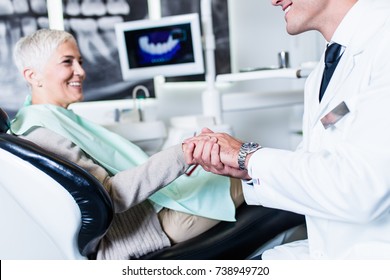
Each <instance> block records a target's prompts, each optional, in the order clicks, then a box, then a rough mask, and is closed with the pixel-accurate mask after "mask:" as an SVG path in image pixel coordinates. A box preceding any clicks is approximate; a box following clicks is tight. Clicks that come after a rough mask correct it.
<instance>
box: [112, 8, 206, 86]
mask: <svg viewBox="0 0 390 280" xmlns="http://www.w3.org/2000/svg"><path fill="white" fill-rule="evenodd" d="M115 32H116V37H117V42H118V52H119V61H120V65H121V71H122V77H123V80H125V81H131V80H140V79H150V78H153V77H155V76H158V75H162V76H165V77H175V76H187V75H197V74H203V73H204V60H203V51H202V50H203V48H202V37H201V32H200V22H199V15H198V14H185V15H179V16H169V17H163V18H161V19H156V20H137V21H128V22H122V23H118V24H116V25H115Z"/></svg>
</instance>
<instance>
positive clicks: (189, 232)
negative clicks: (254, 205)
mask: <svg viewBox="0 0 390 280" xmlns="http://www.w3.org/2000/svg"><path fill="white" fill-rule="evenodd" d="M230 193H231V196H232V199H233V202H234V205H235V206H236V208H237V207H238V206H239V205H241V204H242V203H243V202H244V195H243V193H242V186H241V180H239V179H233V178H231V179H230ZM158 217H159V220H160V223H161V226H162V228H163V230H164V232H165V233H166V235H167V236H168V237H169V239H170V240H171V242H172V244H175V243H179V242H183V241H185V240H188V239H190V238H192V237H195V236H197V235H199V234H201V233H203V232H205V231H207V230H208V229H210V228H212V227H213V226H215V225H216V224H218V223H219V222H220V221H219V220H213V219H209V218H205V217H200V216H195V215H191V214H186V213H182V212H178V211H175V210H171V209H168V208H164V209H162V210H161V211H160V212H159V213H158Z"/></svg>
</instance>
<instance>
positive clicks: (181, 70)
mask: <svg viewBox="0 0 390 280" xmlns="http://www.w3.org/2000/svg"><path fill="white" fill-rule="evenodd" d="M179 24H190V28H191V40H192V41H191V42H192V48H193V52H194V53H193V54H194V61H193V62H187V63H179V64H171V65H156V66H148V67H136V68H135V67H132V66H131V65H129V59H128V58H129V57H128V55H129V54H128V51H127V46H126V38H125V33H126V32H127V31H136V30H142V29H150V28H159V27H161V28H164V27H166V26H173V25H179ZM115 33H116V38H117V44H118V54H119V62H120V66H121V72H122V78H123V80H124V81H133V80H142V79H152V78H154V77H156V76H164V77H176V76H177V77H178V76H188V75H197V74H203V73H204V58H203V43H202V36H201V30H200V20H199V14H197V13H193V14H184V15H178V16H169V17H163V18H161V19H153V20H136V21H128V22H121V23H118V24H116V25H115Z"/></svg>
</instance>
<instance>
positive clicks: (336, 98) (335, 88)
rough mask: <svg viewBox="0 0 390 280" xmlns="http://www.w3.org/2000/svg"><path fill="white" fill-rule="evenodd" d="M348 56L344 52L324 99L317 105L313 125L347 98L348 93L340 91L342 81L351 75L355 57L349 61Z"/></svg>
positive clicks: (346, 52)
mask: <svg viewBox="0 0 390 280" xmlns="http://www.w3.org/2000/svg"><path fill="white" fill-rule="evenodd" d="M348 56H351V54H349V53H348V51H347V50H345V53H344V54H343V57H342V59H341V60H340V63H339V65H338V66H337V68H336V71H335V73H334V75H333V77H332V79H331V80H330V82H329V85H328V88H327V89H326V91H325V94H324V97H323V99H322V101H321V103H320V104H319V109H318V111H317V114H316V117H315V118H314V124H316V123H317V122H318V121H319V120H320V119H321V118H322V116H323V115H324V114H326V113H327V112H328V111H330V110H332V109H333V108H332V106H333V105H334V106H333V107H335V106H337V105H338V104H339V103H340V102H342V101H343V100H344V99H345V98H346V97H347V96H348V94H349V92H347V91H343V90H342V86H343V81H345V80H347V79H348V76H349V75H350V74H351V72H352V70H353V68H354V66H355V56H354V55H352V59H350V58H349V57H348Z"/></svg>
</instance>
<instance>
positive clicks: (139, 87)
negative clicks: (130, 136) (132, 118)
mask: <svg viewBox="0 0 390 280" xmlns="http://www.w3.org/2000/svg"><path fill="white" fill-rule="evenodd" d="M139 90H142V91H143V92H144V94H145V97H150V93H149V90H148V88H147V87H145V86H143V85H138V86H136V87H135V88H134V89H133V104H134V106H133V109H134V112H137V113H138V120H139V121H140V122H142V121H143V115H142V108H141V105H140V104H139V103H138V102H137V93H138V91H139ZM137 103H138V104H137Z"/></svg>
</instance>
